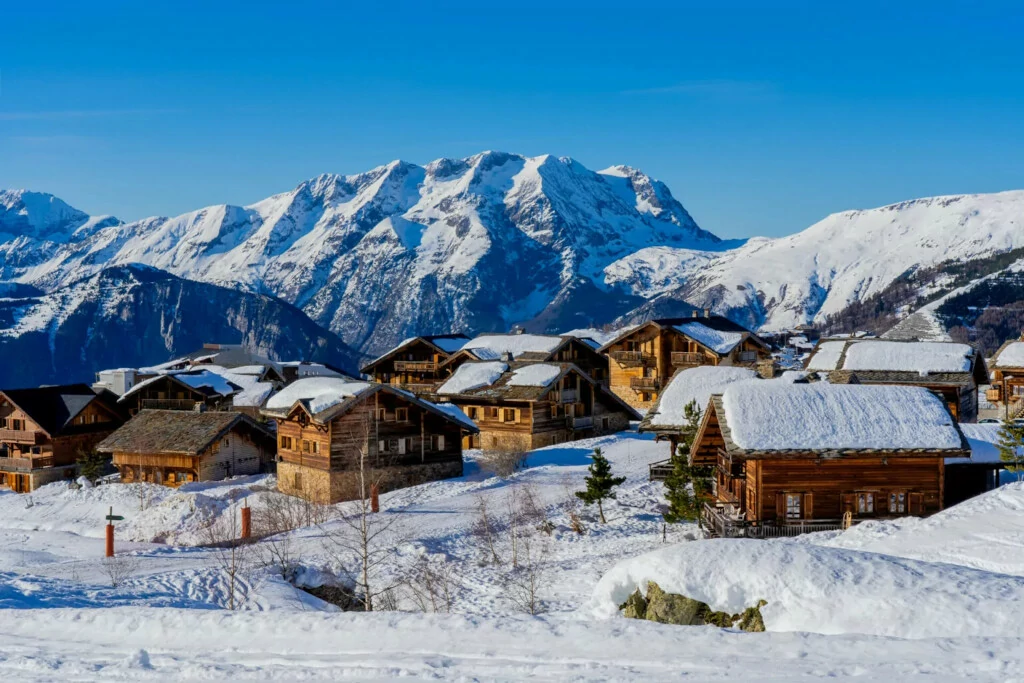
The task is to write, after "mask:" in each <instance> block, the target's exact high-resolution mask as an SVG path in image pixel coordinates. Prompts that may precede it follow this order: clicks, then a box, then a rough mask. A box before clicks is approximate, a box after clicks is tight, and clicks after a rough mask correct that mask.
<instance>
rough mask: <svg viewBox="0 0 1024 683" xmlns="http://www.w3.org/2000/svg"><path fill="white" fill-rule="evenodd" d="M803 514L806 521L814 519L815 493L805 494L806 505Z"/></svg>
mask: <svg viewBox="0 0 1024 683" xmlns="http://www.w3.org/2000/svg"><path fill="white" fill-rule="evenodd" d="M802 512H803V518H804V519H814V494H813V493H805V494H804V504H803V511H802Z"/></svg>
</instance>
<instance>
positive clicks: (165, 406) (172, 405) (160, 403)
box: [140, 398, 199, 410]
mask: <svg viewBox="0 0 1024 683" xmlns="http://www.w3.org/2000/svg"><path fill="white" fill-rule="evenodd" d="M197 403H199V401H195V400H193V399H190V398H144V399H142V405H141V406H140V407H141V408H142V409H143V410H195V409H196V404H197Z"/></svg>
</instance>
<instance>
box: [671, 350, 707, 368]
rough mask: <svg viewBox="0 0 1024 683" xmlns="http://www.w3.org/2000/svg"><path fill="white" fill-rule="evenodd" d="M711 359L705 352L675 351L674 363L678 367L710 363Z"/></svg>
mask: <svg viewBox="0 0 1024 683" xmlns="http://www.w3.org/2000/svg"><path fill="white" fill-rule="evenodd" d="M710 363H711V361H710V359H709V358H708V357H707V356H705V355H704V354H703V353H701V352H699V351H697V352H691V351H673V352H672V365H674V366H676V367H690V366H694V365H708V364H710Z"/></svg>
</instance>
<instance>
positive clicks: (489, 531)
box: [473, 496, 501, 564]
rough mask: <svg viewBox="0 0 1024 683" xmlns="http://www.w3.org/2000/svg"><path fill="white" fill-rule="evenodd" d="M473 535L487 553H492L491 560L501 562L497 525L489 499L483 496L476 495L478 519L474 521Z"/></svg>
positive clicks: (496, 562)
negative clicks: (488, 502)
mask: <svg viewBox="0 0 1024 683" xmlns="http://www.w3.org/2000/svg"><path fill="white" fill-rule="evenodd" d="M473 535H474V536H476V538H477V539H479V541H480V542H481V544H482V545H483V546H484V548H485V550H486V552H487V554H490V561H491V562H492V563H493V564H500V563H501V556H500V555H498V548H497V535H498V532H497V527H496V525H495V522H494V517H493V516H492V515H491V511H490V508H489V507H488V505H487V499H486V498H484V497H483V496H477V497H476V519H475V520H474V521H473Z"/></svg>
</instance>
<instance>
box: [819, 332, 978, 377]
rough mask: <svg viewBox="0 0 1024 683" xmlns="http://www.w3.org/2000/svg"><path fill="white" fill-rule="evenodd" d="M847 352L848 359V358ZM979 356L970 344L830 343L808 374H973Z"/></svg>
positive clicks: (884, 341)
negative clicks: (874, 372) (837, 371)
mask: <svg viewBox="0 0 1024 683" xmlns="http://www.w3.org/2000/svg"><path fill="white" fill-rule="evenodd" d="M844 350H845V355H844ZM974 355H975V351H974V349H973V348H972V347H971V346H970V345H968V344H957V343H954V342H929V341H888V340H884V339H860V340H841V341H826V342H822V343H821V344H819V345H818V350H817V352H816V353H815V354H814V355H813V356H812V357H811V360H810V362H809V364H808V366H807V369H808V370H822V371H829V370H853V371H857V370H860V371H866V370H872V371H882V372H916V373H918V374H922V375H926V374H929V373H942V372H951V373H955V372H970V371H971V366H972V362H973V358H974Z"/></svg>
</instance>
